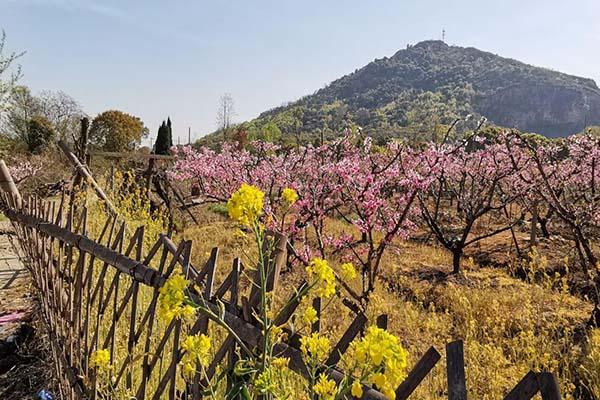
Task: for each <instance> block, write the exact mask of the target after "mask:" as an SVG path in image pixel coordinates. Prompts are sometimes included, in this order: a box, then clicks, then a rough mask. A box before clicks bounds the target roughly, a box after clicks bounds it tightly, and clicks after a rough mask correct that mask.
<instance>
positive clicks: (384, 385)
mask: <svg viewBox="0 0 600 400" xmlns="http://www.w3.org/2000/svg"><path fill="white" fill-rule="evenodd" d="M351 350H352V353H353V354H354V360H355V361H356V363H357V364H359V365H360V368H361V369H364V368H365V367H366V368H367V369H368V370H370V371H372V375H371V377H370V378H369V379H368V381H369V383H371V384H374V385H375V386H376V387H377V389H379V390H380V391H381V392H382V393H383V394H384V395H386V396H387V397H388V398H390V399H391V400H394V399H395V397H396V395H395V393H394V389H395V388H396V387H398V385H400V383H401V382H402V380H403V379H404V378H405V377H406V373H405V370H406V359H407V353H406V350H404V348H403V347H402V345H401V344H400V341H399V340H398V338H397V337H396V336H394V335H392V334H390V333H389V332H387V331H385V330H384V329H381V328H378V327H376V326H371V327H369V328H368V329H367V333H366V335H365V336H364V337H363V338H362V339H361V340H359V341H355V342H352V345H351Z"/></svg>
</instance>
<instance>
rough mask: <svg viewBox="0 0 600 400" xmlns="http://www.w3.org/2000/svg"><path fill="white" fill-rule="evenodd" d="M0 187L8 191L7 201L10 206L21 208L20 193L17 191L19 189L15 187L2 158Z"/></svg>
mask: <svg viewBox="0 0 600 400" xmlns="http://www.w3.org/2000/svg"><path fill="white" fill-rule="evenodd" d="M0 188H2V190H3V191H5V192H6V193H8V201H9V203H10V206H11V207H13V208H21V204H22V202H23V199H22V198H21V193H19V189H17V185H15V182H14V181H13V179H12V176H11V175H10V171H9V170H8V167H7V166H6V164H5V163H4V160H0Z"/></svg>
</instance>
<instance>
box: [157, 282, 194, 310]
mask: <svg viewBox="0 0 600 400" xmlns="http://www.w3.org/2000/svg"><path fill="white" fill-rule="evenodd" d="M188 285H189V281H188V280H186V279H185V278H184V277H183V275H181V273H174V274H173V275H171V276H170V277H169V279H167V281H166V282H165V283H164V285H163V286H162V287H161V288H160V289H159V293H160V294H159V296H158V315H159V316H160V317H161V318H163V319H165V320H166V321H171V320H172V319H173V318H180V317H184V318H191V317H192V316H193V315H194V313H195V309H194V307H192V306H191V305H189V304H185V289H186V288H187V287H188Z"/></svg>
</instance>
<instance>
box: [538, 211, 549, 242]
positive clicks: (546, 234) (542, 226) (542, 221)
mask: <svg viewBox="0 0 600 400" xmlns="http://www.w3.org/2000/svg"><path fill="white" fill-rule="evenodd" d="M538 222H539V223H540V230H541V231H542V236H543V237H545V238H546V239H548V238H549V237H550V232H548V218H542V217H540V216H538Z"/></svg>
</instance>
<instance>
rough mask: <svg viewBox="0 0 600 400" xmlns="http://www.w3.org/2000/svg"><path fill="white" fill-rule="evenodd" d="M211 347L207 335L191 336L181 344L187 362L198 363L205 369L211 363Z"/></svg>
mask: <svg viewBox="0 0 600 400" xmlns="http://www.w3.org/2000/svg"><path fill="white" fill-rule="evenodd" d="M210 346H211V343H210V337H208V336H206V335H205V334H199V335H190V336H188V337H186V338H185V340H184V341H183V343H182V344H181V350H184V351H185V352H186V353H185V355H184V359H185V361H186V362H198V363H200V365H202V366H203V367H207V366H208V363H209V362H210Z"/></svg>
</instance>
